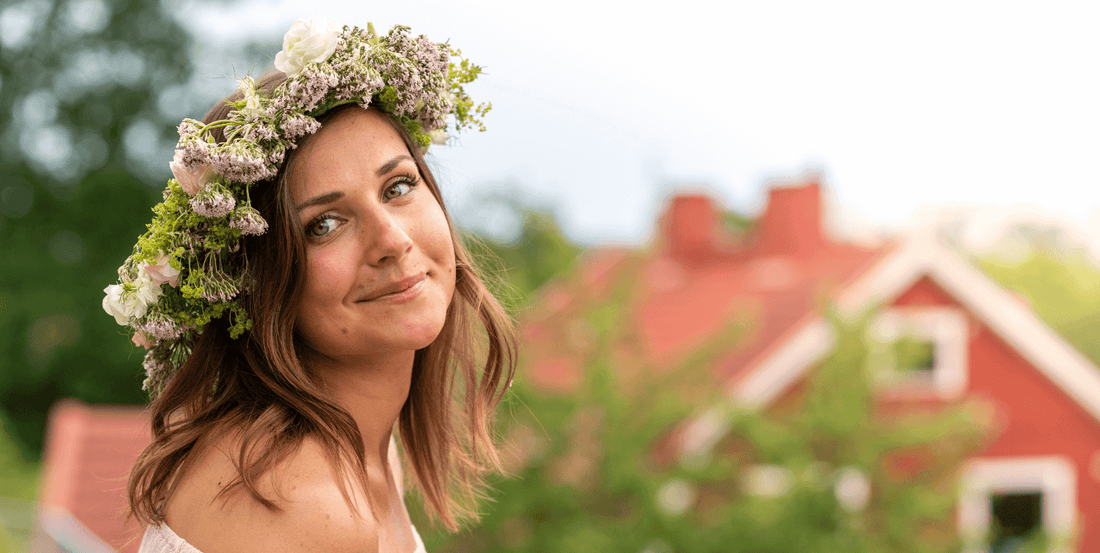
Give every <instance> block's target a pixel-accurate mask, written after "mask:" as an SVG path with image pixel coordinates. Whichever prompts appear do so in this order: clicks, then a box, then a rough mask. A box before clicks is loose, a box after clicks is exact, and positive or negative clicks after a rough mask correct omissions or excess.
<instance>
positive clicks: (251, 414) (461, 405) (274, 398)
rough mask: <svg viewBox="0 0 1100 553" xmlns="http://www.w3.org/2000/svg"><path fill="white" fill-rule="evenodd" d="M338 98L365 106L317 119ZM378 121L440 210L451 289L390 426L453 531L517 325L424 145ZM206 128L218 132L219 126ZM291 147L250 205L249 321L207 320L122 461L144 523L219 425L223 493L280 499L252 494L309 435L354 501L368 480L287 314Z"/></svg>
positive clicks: (215, 115)
mask: <svg viewBox="0 0 1100 553" xmlns="http://www.w3.org/2000/svg"><path fill="white" fill-rule="evenodd" d="M284 79H285V76H284V75H283V74H282V73H273V74H271V75H269V76H267V77H265V78H264V79H263V80H262V81H261V83H260V84H261V86H263V87H265V88H266V89H267V90H268V91H270V90H273V89H274V88H275V87H276V86H278V85H279V84H280V83H281V82H283V80H284ZM235 96H236V95H234V96H230V98H228V99H227V100H230V101H232V100H234V99H236V98H235ZM231 109H232V108H231V107H230V106H228V105H227V104H226V101H224V100H223V101H221V102H219V103H218V104H216V105H215V106H214V107H213V108H211V109H210V111H209V112H208V113H207V114H206V117H204V118H203V122H204V123H209V122H213V121H219V120H222V119H224V118H226V117H227V116H228V114H229V112H230V110H231ZM343 109H361V108H359V107H358V106H356V105H355V104H351V105H349V106H346V107H345V106H341V107H339V108H336V109H334V110H331V111H329V112H327V113H326V114H324V115H323V116H321V117H320V118H318V120H319V121H320V122H321V124H322V126H323V125H324V124H325V123H326V121H329V120H331V119H332V118H333V117H335V115H336V114H337V113H338V112H339V111H341V110H343ZM386 119H387V121H389V122H390V125H391V126H393V128H394V129H395V130H396V131H397V133H398V134H399V135H400V136H401V138H402V140H404V142H405V145H406V146H407V147H408V150H409V153H410V155H412V157H413V158H414V160H415V161H416V165H417V167H418V168H419V170H420V174H421V176H422V178H423V181H424V183H425V184H426V185H427V187H428V189H429V190H431V192H432V194H433V195H434V196H435V198H436V200H437V201H438V202H439V205H440V206H441V207H442V208H443V213H444V215H446V217H447V222H448V225H449V227H450V231H451V241H452V242H453V245H454V251H455V264H456V275H455V296H454V299H453V300H452V301H451V305H450V307H449V308H448V310H447V318H446V322H445V323H444V325H443V329H442V331H441V332H440V333H439V336H438V337H437V338H436V339H435V341H433V342H432V344H431V345H429V346H428V347H426V348H424V349H422V350H419V351H417V352H416V355H415V359H414V361H413V371H412V383H411V386H410V389H409V397H408V400H407V401H406V402H405V405H404V406H403V407H402V409H401V413H400V416H399V418H398V429H399V436H400V440H401V443H402V446H403V448H404V450H405V457H406V460H407V462H408V464H409V465H410V467H411V468H412V473H413V474H414V475H415V481H416V484H417V486H418V488H419V490H420V492H421V494H422V495H423V497H424V499H425V501H424V502H425V504H426V505H428V506H430V509H429V516H431V517H432V518H433V519H437V520H440V521H442V523H443V524H444V526H446V527H447V528H448V529H449V530H451V531H455V530H456V529H457V528H458V521H460V520H463V519H470V518H476V516H477V513H476V510H475V509H476V503H475V502H476V500H477V498H478V497H480V495H479V490H480V489H481V487H482V485H483V483H484V482H483V479H482V478H483V475H484V474H485V472H487V471H488V470H493V469H499V468H500V460H499V458H498V455H497V450H496V446H495V444H494V440H493V437H492V434H491V428H492V424H493V412H494V409H495V407H496V405H497V404H498V403H499V402H500V400H501V398H502V396H503V394H504V392H505V391H506V390H507V387H508V384H509V383H510V382H511V380H512V375H513V373H514V371H515V364H516V340H515V330H514V327H513V324H512V321H511V319H510V318H509V317H508V315H507V314H506V313H505V311H504V309H503V308H502V307H501V305H500V304H499V303H498V302H497V300H496V299H495V298H494V297H493V295H492V294H491V293H490V292H489V291H488V290H487V288H486V287H485V284H484V283H483V279H482V277H481V275H480V274H479V271H478V269H477V268H476V267H475V266H474V265H473V264H472V262H471V256H470V254H469V252H467V250H466V249H465V248H464V247H463V244H462V241H461V240H460V239H459V234H458V230H457V229H456V228H455V226H454V222H453V221H452V220H451V217H450V215H449V214H448V213H447V209H446V207H445V205H444V203H443V196H442V194H440V190H439V186H438V184H437V183H436V181H435V178H434V177H433V176H432V173H431V171H430V170H429V169H428V166H427V164H426V163H425V161H424V157H423V156H422V155H421V152H420V149H419V148H418V147H417V146H416V144H415V143H414V142H413V140H412V138H411V137H410V136H409V134H408V132H407V131H405V129H404V127H403V126H402V125H401V124H399V123H398V122H397V121H396V120H394V119H393V118H392V117H390V116H389V115H387V116H386ZM215 138H217V139H218V140H224V136H222V135H221V134H220V131H218V133H217V134H216V136H215ZM303 143H304V142H300V143H299V146H301V144H303ZM299 149H300V148H299ZM295 151H297V150H293V151H291V152H290V153H289V154H288V155H287V159H286V160H285V161H284V163H283V166H282V168H281V170H280V171H279V174H278V175H277V176H276V177H275V178H273V179H271V180H269V181H267V182H263V183H257V184H256V185H253V188H252V198H253V205H254V206H255V207H256V209H257V210H259V212H260V214H261V215H263V217H264V218H265V219H266V220H267V221H268V223H269V229H268V231H267V233H266V234H265V235H263V236H257V237H247V238H246V239H245V240H244V241H243V250H244V254H245V255H246V257H247V260H248V265H249V271H250V274H251V281H252V286H251V288H250V289H249V290H248V292H247V293H246V294H245V295H244V296H243V302H242V303H243V304H244V306H245V309H246V310H247V312H248V315H249V317H250V318H251V319H252V323H253V327H252V330H251V331H249V332H248V333H246V335H245V336H242V337H241V338H239V339H236V340H234V339H232V338H230V337H229V332H228V323H227V322H226V321H225V319H224V318H223V319H218V320H215V321H212V322H211V323H209V324H208V325H207V326H206V328H205V329H204V330H203V333H202V335H201V336H200V337H199V339H198V340H197V342H196V344H195V346H194V351H193V353H192V354H191V357H190V358H189V359H188V360H187V362H186V363H185V364H184V366H183V367H182V368H181V369H180V370H179V372H178V374H176V375H175V376H174V377H173V378H172V380H171V381H170V382H169V384H168V385H167V386H166V387H165V389H164V390H163V391H162V392H161V394H160V395H159V396H158V397H157V398H156V399H155V400H154V401H153V402H152V403H151V404H150V406H149V409H150V411H151V419H152V432H153V442H152V443H151V444H150V445H149V446H148V447H147V448H146V449H145V451H143V452H142V454H141V456H140V457H139V458H138V460H137V462H136V463H135V465H134V467H133V469H132V470H131V473H130V480H129V486H128V493H129V501H130V510H131V512H132V513H133V515H134V516H135V517H136V518H137V519H138V520H140V521H142V522H144V523H146V524H149V523H158V522H161V521H163V514H162V513H161V512H160V507H161V506H162V504H163V502H164V501H165V500H167V498H168V497H170V496H171V495H172V492H173V491H174V490H175V489H176V488H177V486H178V485H179V482H180V479H181V478H183V477H185V475H186V474H187V472H188V469H189V468H190V467H191V466H192V465H193V464H194V463H195V462H196V461H197V458H198V456H199V455H200V454H201V453H202V452H203V451H204V450H205V449H206V448H207V447H208V446H209V445H210V444H212V443H213V442H215V441H216V440H218V439H219V438H221V437H223V436H225V435H226V433H228V432H234V433H236V434H237V435H238V436H239V442H237V443H239V445H240V449H239V451H237V452H235V453H236V456H235V457H234V459H233V460H234V463H235V465H236V466H237V469H238V477H237V479H236V480H234V481H233V482H232V483H231V484H230V485H228V486H226V487H225V488H224V489H223V490H222V492H220V493H219V495H220V494H221V493H227V492H230V491H232V490H236V491H240V490H241V489H243V490H246V491H247V492H248V493H249V494H250V495H251V496H252V497H253V498H254V499H255V500H256V501H258V502H259V503H261V504H263V505H264V506H265V507H267V508H269V509H278V506H277V505H276V504H275V502H274V501H272V500H271V499H270V498H268V497H264V496H263V495H262V494H261V493H260V492H259V490H258V483H259V481H260V477H261V476H263V475H264V474H265V473H267V472H268V471H269V470H271V469H272V468H274V467H275V466H276V465H277V464H278V463H279V462H281V461H282V460H284V459H286V458H287V457H288V456H290V455H293V454H294V453H295V452H296V451H297V449H298V447H299V446H300V445H301V444H302V442H303V440H305V439H306V438H307V437H310V438H313V439H316V440H317V441H318V442H319V443H320V444H321V445H322V446H323V447H324V449H325V451H326V453H327V454H328V458H329V461H330V462H331V463H333V464H334V466H336V467H337V468H338V469H339V474H342V475H343V477H344V480H342V481H341V482H339V484H340V487H341V490H342V491H343V493H344V497H345V499H346V500H348V502H349V505H351V506H352V508H353V509H354V508H355V507H354V504H353V502H352V501H351V496H350V495H349V493H350V492H349V491H348V488H347V487H346V484H347V483H348V482H350V481H351V480H358V481H359V482H360V483H361V484H362V485H364V486H365V485H366V468H365V454H364V447H363V441H362V436H361V435H360V433H359V429H358V427H357V426H356V424H355V421H354V420H353V419H352V418H351V416H350V415H349V414H348V412H347V411H345V410H344V409H343V408H341V407H340V406H339V405H338V404H337V403H336V402H335V401H334V400H333V398H332V396H331V395H329V394H328V393H326V392H325V391H324V389H323V388H322V386H321V385H320V384H319V382H318V380H317V379H316V378H314V376H313V375H312V374H311V373H310V371H309V369H308V367H306V366H304V365H303V363H302V362H301V360H300V358H299V355H298V353H297V352H298V351H299V350H300V349H301V348H302V345H301V344H300V343H298V342H297V341H296V339H295V333H294V324H295V319H296V317H297V313H298V306H299V304H300V296H301V283H302V282H304V280H305V267H306V265H305V263H304V261H305V245H304V244H305V240H304V235H303V230H302V228H301V225H300V224H299V223H298V220H297V216H296V215H295V210H294V208H293V202H292V199H291V195H290V190H289V186H288V183H287V178H286V173H287V171H286V169H287V166H288V164H289V163H290V162H291V161H292V159H293V156H294V152H295ZM475 322H480V323H481V325H480V326H481V329H477V328H475ZM482 356H484V362H481V363H479V362H478V360H479V359H480V358H481V357H482ZM364 489H366V488H365V487H364ZM368 497H369V494H368ZM368 501H369V500H368Z"/></svg>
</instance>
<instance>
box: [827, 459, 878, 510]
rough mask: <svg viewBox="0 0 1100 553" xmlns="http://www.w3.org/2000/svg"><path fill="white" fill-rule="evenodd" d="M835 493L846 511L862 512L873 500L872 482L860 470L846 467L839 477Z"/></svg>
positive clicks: (834, 489) (838, 501)
mask: <svg viewBox="0 0 1100 553" xmlns="http://www.w3.org/2000/svg"><path fill="white" fill-rule="evenodd" d="M833 493H834V494H835V495H836V500H837V503H840V506H841V507H842V508H844V510H845V511H848V512H850V513H854V512H856V511H862V510H863V508H864V507H866V506H867V500H868V499H870V498H871V480H870V479H868V478H867V474H866V473H864V472H863V471H862V470H860V469H859V468H856V467H844V468H843V469H841V470H840V473H839V475H838V476H837V479H836V485H835V487H834V488H833Z"/></svg>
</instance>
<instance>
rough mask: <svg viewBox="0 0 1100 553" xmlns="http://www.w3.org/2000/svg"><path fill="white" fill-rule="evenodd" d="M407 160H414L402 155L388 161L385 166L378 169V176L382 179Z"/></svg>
mask: <svg viewBox="0 0 1100 553" xmlns="http://www.w3.org/2000/svg"><path fill="white" fill-rule="evenodd" d="M405 160H412V156H410V155H404V154H402V155H399V156H397V157H395V158H393V159H391V160H389V161H387V162H386V163H385V164H383V165H382V166H381V167H379V168H378V176H380V177H381V176H382V175H385V174H386V173H389V172H390V171H393V168H394V167H397V166H398V165H399V164H400V163H401V162H402V161H405Z"/></svg>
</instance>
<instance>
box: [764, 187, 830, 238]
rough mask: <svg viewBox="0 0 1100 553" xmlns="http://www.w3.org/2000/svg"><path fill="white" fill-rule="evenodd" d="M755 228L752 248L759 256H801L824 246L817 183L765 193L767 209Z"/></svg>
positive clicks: (819, 192) (781, 188)
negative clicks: (755, 249)
mask: <svg viewBox="0 0 1100 553" xmlns="http://www.w3.org/2000/svg"><path fill="white" fill-rule="evenodd" d="M758 228H759V230H758V234H757V240H758V242H757V245H756V247H757V249H758V250H759V252H760V253H761V254H763V255H795V256H800V257H801V256H804V255H809V254H812V253H813V252H814V251H816V250H818V249H820V248H822V247H823V246H825V242H826V240H825V236H824V233H823V231H822V228H821V185H820V184H819V183H818V180H817V179H816V178H813V180H811V181H810V182H808V183H807V184H804V185H801V186H784V187H777V188H772V189H770V190H768V206H767V208H766V209H765V211H764V216H763V217H762V218H761V220H760V223H759V227H758Z"/></svg>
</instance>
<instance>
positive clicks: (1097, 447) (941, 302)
mask: <svg viewBox="0 0 1100 553" xmlns="http://www.w3.org/2000/svg"><path fill="white" fill-rule="evenodd" d="M893 305H894V306H897V307H911V306H954V307H960V308H962V306H961V305H960V304H959V303H958V302H957V301H956V300H955V299H954V298H952V297H951V296H950V295H949V294H947V293H946V292H945V291H944V290H943V289H941V288H940V287H939V286H937V285H936V284H935V283H934V282H932V281H931V280H929V279H927V278H924V279H921V280H919V281H917V282H916V283H915V284H914V285H913V286H912V287H911V288H910V289H909V290H907V291H906V292H904V293H903V294H901V295H900V296H898V298H897V299H896V300H895V301H894V302H893ZM968 323H969V327H970V340H969V344H968V345H969V347H968V355H967V367H968V370H969V379H968V384H967V393H968V394H969V395H971V396H974V397H980V398H982V399H985V400H988V401H990V402H991V403H992V404H993V405H994V406H995V409H996V414H997V418H996V420H997V421H998V422H999V425H998V426H999V428H998V430H999V434H998V435H997V437H996V438H995V439H994V441H993V442H992V443H991V444H990V445H989V446H988V447H987V449H986V450H985V451H983V452H982V453H981V456H982V457H1015V456H1037V455H1060V456H1064V457H1065V458H1066V459H1067V460H1069V461H1070V462H1071V463H1072V464H1073V466H1074V468H1075V472H1076V482H1077V508H1078V511H1079V512H1078V517H1079V518H1078V526H1079V531H1080V532H1081V534H1080V539H1079V541H1078V544H1079V551H1082V552H1086V551H1100V529H1098V528H1097V525H1100V481H1098V479H1097V476H1096V475H1095V473H1096V472H1097V470H1096V469H1095V468H1093V467H1094V465H1095V464H1096V460H1097V459H1100V422H1098V421H1097V420H1096V419H1095V418H1093V417H1092V416H1090V415H1089V414H1088V413H1087V412H1086V411H1085V410H1084V409H1082V408H1081V407H1080V406H1079V405H1078V404H1077V403H1076V402H1075V401H1074V400H1073V399H1072V398H1070V397H1069V396H1068V395H1066V394H1065V393H1064V392H1063V391H1062V390H1061V389H1059V388H1058V387H1057V386H1056V385H1055V384H1054V383H1053V382H1051V381H1050V380H1049V379H1047V378H1046V377H1045V376H1044V375H1043V374H1042V373H1040V372H1039V370H1038V369H1036V368H1035V367H1033V366H1032V365H1031V364H1030V363H1029V362H1028V361H1027V360H1026V359H1024V358H1023V357H1022V356H1021V355H1020V354H1019V353H1017V352H1016V351H1015V350H1014V349H1013V348H1011V347H1010V346H1009V345H1008V344H1007V343H1005V342H1004V340H1002V339H1001V337H1000V336H998V335H997V334H995V333H994V332H993V331H992V330H991V329H990V328H989V327H987V326H985V325H984V324H982V323H981V322H980V321H979V320H978V319H976V318H974V317H973V316H970V317H968Z"/></svg>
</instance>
